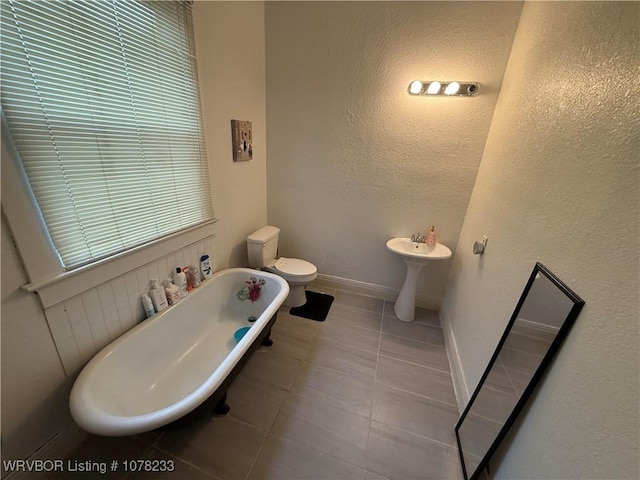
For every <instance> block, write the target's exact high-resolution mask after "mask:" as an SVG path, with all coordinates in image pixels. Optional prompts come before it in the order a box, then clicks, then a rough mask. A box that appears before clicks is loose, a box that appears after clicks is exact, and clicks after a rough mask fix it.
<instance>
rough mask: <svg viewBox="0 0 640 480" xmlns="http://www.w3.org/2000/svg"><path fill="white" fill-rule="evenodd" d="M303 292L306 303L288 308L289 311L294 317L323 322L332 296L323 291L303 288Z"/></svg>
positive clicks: (331, 301)
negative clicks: (318, 291)
mask: <svg viewBox="0 0 640 480" xmlns="http://www.w3.org/2000/svg"><path fill="white" fill-rule="evenodd" d="M304 293H305V295H306V296H307V303H305V304H304V305H302V306H301V307H294V308H292V309H291V310H289V313H290V314H291V315H295V316H296V317H302V318H308V319H309V320H315V321H317V322H324V320H325V318H327V315H328V313H329V309H330V308H331V304H332V303H333V297H332V296H331V295H327V294H325V293H317V292H312V291H310V290H305V292H304Z"/></svg>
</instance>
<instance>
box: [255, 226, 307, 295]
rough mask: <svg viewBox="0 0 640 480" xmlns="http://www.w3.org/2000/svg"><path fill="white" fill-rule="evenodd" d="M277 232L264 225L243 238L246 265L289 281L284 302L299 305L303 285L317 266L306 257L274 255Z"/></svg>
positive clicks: (276, 245) (275, 229) (275, 252)
mask: <svg viewBox="0 0 640 480" xmlns="http://www.w3.org/2000/svg"><path fill="white" fill-rule="evenodd" d="M279 234H280V229H279V228H278V227H274V226H271V225H267V226H265V227H262V228H261V229H260V230H257V231H256V232H253V233H252V234H251V235H249V236H248V237H247V253H248V255H249V265H250V266H251V267H253V268H262V269H265V270H267V271H269V272H272V273H275V274H276V275H279V276H281V277H282V278H284V279H285V280H286V281H287V283H288V284H289V296H288V297H287V299H286V300H285V301H284V305H286V306H288V307H300V306H302V305H304V304H305V303H306V302H307V297H306V295H305V288H306V286H307V285H309V284H310V283H311V282H313V281H314V280H315V279H316V278H317V276H318V269H317V268H316V266H315V265H314V264H313V263H311V262H307V261H306V260H300V259H298V258H289V257H278V256H277V251H278V238H279Z"/></svg>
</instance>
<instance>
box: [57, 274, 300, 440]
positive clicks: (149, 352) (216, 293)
mask: <svg viewBox="0 0 640 480" xmlns="http://www.w3.org/2000/svg"><path fill="white" fill-rule="evenodd" d="M251 277H255V278H258V279H264V281H265V285H264V286H263V287H262V290H261V295H260V298H259V299H258V300H257V301H256V302H255V303H252V302H251V301H250V300H244V301H241V300H239V299H238V298H237V292H238V291H239V290H240V289H241V288H243V287H244V286H245V285H246V284H245V281H246V280H249V278H251ZM288 293H289V286H288V285H287V282H286V281H285V280H284V279H282V278H281V277H279V276H277V275H273V274H271V273H267V272H260V271H256V270H251V269H247V268H234V269H229V270H224V271H221V272H218V273H216V274H215V275H214V276H213V278H211V279H210V280H207V281H205V282H203V283H202V285H201V286H200V287H199V288H197V289H195V290H193V291H192V293H191V294H190V295H189V296H188V297H187V298H185V299H183V300H182V301H181V302H179V303H178V304H177V305H175V306H173V307H170V308H169V309H167V310H165V311H164V312H162V313H160V314H156V315H154V316H153V317H151V318H149V319H147V320H145V321H143V322H142V323H140V324H139V325H138V326H136V327H135V328H133V329H132V330H130V331H129V332H127V333H126V334H124V335H123V336H122V337H120V338H118V339H117V340H115V341H114V342H113V343H111V344H110V345H107V346H106V347H105V348H104V349H103V350H102V351H100V352H99V353H98V354H97V355H96V356H95V357H94V358H93V359H92V360H91V361H90V362H89V363H88V364H87V366H86V367H85V368H84V369H83V370H82V372H81V373H80V375H79V376H78V378H77V380H76V382H75V384H74V385H73V389H72V390H71V396H70V399H69V406H70V408H71V415H72V416H73V419H74V420H75V421H76V423H77V424H78V425H79V426H80V427H81V428H83V429H84V430H86V431H88V432H90V433H95V434H98V435H107V436H120V435H133V434H136V433H141V432H145V431H149V430H153V429H155V428H158V427H160V426H163V425H166V424H168V423H171V422H172V421H174V420H177V419H178V418H180V417H182V416H184V415H186V414H187V413H189V412H191V411H192V410H194V409H195V408H196V407H198V406H199V405H200V404H202V403H203V402H204V401H205V400H207V398H209V397H210V396H211V395H212V394H214V393H216V392H217V391H219V388H220V387H221V386H223V382H224V384H225V385H224V386H223V388H224V389H226V383H228V380H227V382H225V380H226V379H227V377H228V376H229V374H230V373H231V372H232V370H233V369H234V367H235V366H236V365H237V364H238V362H239V361H240V360H241V359H242V358H243V356H245V354H246V353H248V350H249V349H250V347H251V346H252V345H253V344H254V342H256V341H257V340H259V338H260V337H262V336H264V335H265V334H266V332H263V330H264V329H265V327H266V326H269V328H270V321H271V319H272V317H275V316H276V314H277V311H278V308H279V307H280V305H282V303H283V302H284V300H285V299H286V298H287V295H288ZM249 316H256V317H258V319H257V320H256V321H255V322H254V323H249V321H248V317H249ZM243 326H251V329H250V330H249V331H248V332H247V334H246V335H245V336H244V338H242V340H241V341H240V342H236V341H235V339H234V337H233V334H234V332H235V331H236V330H237V329H238V328H240V327H243Z"/></svg>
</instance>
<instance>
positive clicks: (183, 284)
mask: <svg viewBox="0 0 640 480" xmlns="http://www.w3.org/2000/svg"><path fill="white" fill-rule="evenodd" d="M173 283H175V284H176V286H177V287H178V288H179V289H180V297H182V298H185V297H186V296H187V276H186V275H185V273H184V272H183V271H182V269H181V268H180V267H176V273H174V274H173Z"/></svg>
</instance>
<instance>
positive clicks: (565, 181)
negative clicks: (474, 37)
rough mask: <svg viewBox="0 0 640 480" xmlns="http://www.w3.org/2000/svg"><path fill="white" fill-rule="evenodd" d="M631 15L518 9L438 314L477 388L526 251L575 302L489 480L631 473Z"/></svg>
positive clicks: (582, 5)
mask: <svg viewBox="0 0 640 480" xmlns="http://www.w3.org/2000/svg"><path fill="white" fill-rule="evenodd" d="M639 13H640V11H639V10H638V5H637V3H632V2H629V3H627V2H611V3H609V2H602V3H600V2H593V3H592V2H561V3H560V2H558V3H556V2H531V3H528V2H527V3H525V6H524V9H523V11H522V17H521V20H520V24H519V27H518V32H517V34H516V38H515V41H514V45H513V50H512V52H511V56H510V59H509V64H508V66H507V71H506V74H505V78H504V82H503V86H502V91H501V93H500V99H499V101H498V104H497V106H496V110H495V114H494V119H493V122H492V125H491V130H490V133H489V137H488V139H487V145H486V148H485V152H484V156H483V159H482V163H481V166H480V170H479V172H478V178H477V182H476V185H475V187H474V191H473V195H472V197H471V200H470V203H469V209H468V211H467V215H466V218H465V222H464V226H463V228H462V232H461V234H460V240H459V243H458V250H457V251H456V254H455V257H454V259H455V260H454V264H453V268H452V274H451V277H450V281H449V284H448V289H447V295H446V298H445V301H444V303H443V309H442V311H441V317H444V319H445V328H451V329H452V330H451V331H452V333H453V337H454V338H455V341H456V343H457V347H458V353H459V355H460V358H459V360H460V361H461V365H462V369H463V372H464V374H465V377H466V382H467V387H468V388H470V389H473V387H474V386H475V384H476V383H477V381H478V380H479V378H480V375H481V373H482V370H483V368H484V365H486V362H487V361H488V360H489V358H490V356H491V353H492V351H493V349H494V348H495V345H496V344H497V341H498V339H499V337H500V334H501V333H502V331H503V329H504V327H505V325H506V323H507V321H508V319H509V316H510V314H511V312H512V311H513V308H514V306H515V304H516V302H517V299H518V297H519V295H520V292H521V291H522V288H523V287H524V285H525V283H526V280H527V277H528V275H529V273H530V272H531V269H532V268H533V266H534V263H535V262H536V261H540V262H542V263H543V264H545V265H546V266H547V267H549V268H550V270H551V271H553V272H554V273H556V275H558V276H559V277H560V279H562V280H563V281H564V282H566V283H567V284H568V285H569V286H570V287H571V288H573V289H574V290H575V291H576V293H577V294H578V295H580V296H581V297H582V298H583V299H584V300H585V301H586V306H585V308H584V309H583V311H582V313H581V315H580V316H579V317H578V319H577V321H576V324H575V326H574V327H573V329H572V331H571V332H570V333H569V337H568V338H567V341H566V342H565V343H564V345H563V347H562V349H561V350H560V352H559V354H558V355H557V357H556V359H555V361H554V362H553V364H552V366H551V368H550V371H549V373H548V375H547V376H546V378H545V379H544V381H543V383H542V385H541V387H540V388H539V389H538V392H537V394H536V395H535V397H534V399H533V402H531V403H530V407H529V408H528V409H527V412H526V416H525V417H524V418H523V419H522V420H521V421H520V423H519V425H518V428H516V429H515V430H514V431H513V434H512V435H511V436H510V437H509V439H508V442H506V447H505V448H504V451H503V456H502V457H499V460H498V459H497V461H496V462H495V463H496V464H495V465H493V467H494V468H493V471H494V478H508V479H516V478H564V479H569V478H607V479H613V478H616V479H617V478H638V477H640V472H639V471H638V465H639V458H638V451H639V445H638V432H639V423H638V405H639V404H640V399H639V395H638V382H639V373H640V372H639V364H640V358H639V354H638V352H639V345H638V339H639V332H638V311H639V310H640V309H639V305H638V302H639V298H638V292H639V291H640V286H639V276H640V275H639V274H640V271H639V258H638V255H639V251H640V245H639V238H640V235H639V226H638V219H639V211H638V208H639V203H640V197H639V188H638V187H639V185H638V178H639V171H638V170H639V162H638V158H640V147H639V139H638V131H639V125H638V118H637V109H638V94H639V93H640V92H639V89H640V84H639V83H640V82H639V77H638V71H637V68H638V40H639V38H638V20H639ZM482 234H486V235H488V237H489V244H488V247H487V251H486V253H485V255H484V256H483V257H477V256H474V255H472V254H471V251H470V250H471V248H470V247H471V244H472V242H473V240H474V239H477V238H479V237H480V236H481V235H482Z"/></svg>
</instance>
